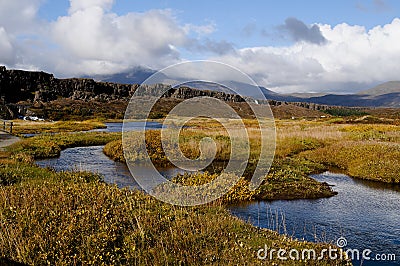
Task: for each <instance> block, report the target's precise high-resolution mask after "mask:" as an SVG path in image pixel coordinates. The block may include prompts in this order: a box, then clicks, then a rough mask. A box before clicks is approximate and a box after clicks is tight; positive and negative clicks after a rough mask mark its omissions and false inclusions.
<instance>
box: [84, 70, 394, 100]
mask: <svg viewBox="0 0 400 266" xmlns="http://www.w3.org/2000/svg"><path fill="white" fill-rule="evenodd" d="M156 72H157V71H155V70H151V69H148V68H143V67H137V68H134V69H132V70H131V71H127V72H125V73H118V74H113V75H103V76H91V77H90V78H93V79H95V80H98V81H105V82H115V83H123V84H141V83H142V82H144V81H145V80H146V79H147V78H149V77H150V76H151V75H153V74H154V73H156ZM165 79H166V80H168V77H165ZM222 83H223V84H225V85H226V86H221V85H218V84H215V83H205V82H191V83H186V84H185V86H188V87H192V88H196V89H202V90H217V91H223V92H226V93H232V92H234V93H237V94H240V95H242V96H248V97H253V98H256V99H260V98H263V97H262V96H264V97H265V98H267V99H269V100H276V101H286V102H307V103H317V104H325V105H337V106H348V107H400V81H389V82H386V83H383V84H380V85H378V86H376V87H373V88H370V89H366V90H363V91H360V92H358V93H355V94H322V93H315V94H314V93H296V94H280V93H276V92H273V91H271V90H269V89H267V88H264V87H260V89H261V93H262V94H263V95H261V94H260V90H259V89H258V88H257V87H255V86H254V85H251V84H245V83H240V82H235V81H225V82H222ZM228 87H229V88H228Z"/></svg>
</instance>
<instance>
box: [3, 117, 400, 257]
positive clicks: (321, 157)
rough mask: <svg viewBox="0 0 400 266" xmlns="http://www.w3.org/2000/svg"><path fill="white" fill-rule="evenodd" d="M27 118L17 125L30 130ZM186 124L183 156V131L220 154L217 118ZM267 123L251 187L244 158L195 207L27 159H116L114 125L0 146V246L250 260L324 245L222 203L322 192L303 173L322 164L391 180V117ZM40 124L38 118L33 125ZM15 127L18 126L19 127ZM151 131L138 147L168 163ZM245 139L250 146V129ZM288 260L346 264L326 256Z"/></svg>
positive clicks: (395, 145)
mask: <svg viewBox="0 0 400 266" xmlns="http://www.w3.org/2000/svg"><path fill="white" fill-rule="evenodd" d="M81 123H82V124H74V123H72V124H73V125H71V126H70V128H71V130H68V131H75V130H77V129H78V128H79V131H81V130H82V128H83V126H82V125H83V124H86V123H88V124H89V125H90V126H88V128H87V129H91V127H94V128H96V127H97V126H96V124H97V122H94V121H92V122H81ZM92 123H93V124H92ZM67 124H68V123H67ZM100 124H101V123H99V125H100ZM37 125H40V124H35V125H33V126H32V128H33V129H29V126H27V127H26V128H27V129H26V130H28V131H29V130H32V131H31V132H33V131H37V130H40V126H37ZM65 125H66V124H63V125H62V124H59V128H60V130H58V131H64V129H65ZM246 125H247V126H248V127H249V128H250V129H251V127H252V126H253V125H254V124H252V122H251V120H249V121H248V123H246ZM189 126H190V127H188V128H187V129H184V130H183V133H182V150H183V152H184V153H185V155H187V156H188V157H191V158H197V157H198V155H199V149H198V145H197V141H193V139H195V140H196V139H197V140H198V139H200V138H201V137H204V136H210V137H211V138H213V139H214V140H215V141H216V143H217V144H218V145H217V147H218V152H217V158H218V160H219V161H221V162H224V161H225V160H226V159H227V158H228V157H229V152H227V148H228V147H229V142H228V141H227V138H226V132H225V131H224V130H222V129H221V128H220V125H219V124H212V123H202V122H201V121H192V124H191V125H189ZM276 126H277V147H276V152H275V159H274V161H273V164H272V166H271V170H270V172H269V174H268V175H267V176H266V178H265V181H264V183H263V184H262V185H261V187H260V188H259V189H258V190H256V191H255V192H251V191H249V190H247V189H246V186H247V184H248V178H247V177H248V175H250V174H251V171H252V166H253V165H252V160H250V163H249V164H248V166H247V168H246V172H245V174H244V176H243V178H242V179H241V180H240V182H239V183H238V184H237V185H236V186H235V187H234V188H233V189H232V190H231V191H230V192H229V193H228V194H227V195H226V196H225V197H224V198H222V199H221V200H218V201H217V202H213V203H212V204H209V205H207V206H201V207H174V206H171V205H168V204H165V203H162V202H159V201H157V200H155V199H153V198H152V197H150V196H147V195H145V194H144V193H143V192H140V191H131V190H128V189H119V188H117V187H116V186H112V185H109V184H106V183H104V182H103V181H102V178H101V176H98V175H96V174H94V173H87V172H55V171H54V170H52V169H43V168H39V167H37V166H36V165H34V163H33V162H34V159H38V158H48V157H54V156H58V155H59V154H60V151H61V150H63V149H66V148H68V147H76V146H90V145H105V144H106V146H105V148H104V152H105V153H106V154H107V155H108V156H109V157H111V158H113V159H114V160H117V161H124V160H125V158H124V156H123V151H122V141H121V134H120V133H104V132H87V133H74V134H69V133H60V134H54V135H49V134H45V135H39V136H35V137H32V138H28V139H22V140H21V141H20V142H18V143H16V144H14V145H13V146H11V147H9V148H8V150H7V151H4V152H2V153H1V160H0V194H1V196H0V221H1V224H0V235H2V237H1V239H0V254H2V255H1V256H3V258H7V260H12V261H16V262H21V263H25V264H28V265H43V264H51V265H71V264H72V265H74V264H76V265H87V264H92V265H100V264H107V265H108V264H114V265H119V264H140V265H165V264H183V265H186V264H191V265H201V264H246V263H247V264H259V263H260V261H259V260H258V259H257V250H259V249H260V248H262V247H264V245H265V244H266V245H268V246H269V247H279V248H287V249H292V248H298V249H304V248H315V249H317V250H321V249H323V248H326V247H328V245H329V244H323V243H319V244H316V243H309V242H304V241H298V240H294V239H291V238H290V237H287V236H283V235H279V234H277V233H275V232H273V231H270V230H264V229H260V228H256V227H253V226H252V225H250V224H249V223H246V222H245V221H242V220H239V219H238V218H235V217H233V216H231V215H230V213H229V212H228V211H227V210H226V209H225V208H224V206H225V204H227V203H231V202H239V201H251V200H259V199H268V200H273V199H298V198H319V197H328V196H332V195H334V193H333V192H332V190H331V189H330V187H329V186H327V185H326V184H324V183H319V182H317V181H315V180H313V179H311V178H310V177H308V175H310V174H312V173H317V172H322V171H324V170H326V169H327V168H329V167H338V168H340V169H341V170H342V171H344V172H346V173H348V174H349V175H351V176H353V177H358V178H365V179H370V180H375V181H381V182H390V183H399V179H398V172H399V170H400V167H399V162H400V160H399V158H400V144H399V140H400V127H399V126H398V125H397V124H396V123H392V124H381V123H380V124H376V123H374V124H371V123H367V124H365V123H347V122H346V121H343V120H340V119H330V118H327V119H322V120H318V121H317V120H312V121H309V120H278V121H276ZM68 127H69V126H68ZM46 128H48V127H47V125H46V124H43V128H42V129H43V130H40V131H46ZM61 128H62V129H61ZM211 129H212V130H211ZM22 130H23V129H22V127H21V130H20V131H19V132H20V134H23V133H26V132H27V131H22ZM157 132H158V131H148V134H149V135H148V136H150V137H151V140H152V141H151V142H149V143H148V145H149V147H148V151H149V153H150V155H152V156H153V157H154V158H153V161H154V162H158V163H159V164H160V165H164V166H165V165H166V164H167V163H168V162H167V160H166V158H165V154H163V153H162V152H160V149H159V148H160V142H159V136H158V135H157V134H158V133H157ZM210 132H211V135H210V134H209V133H210ZM250 139H251V145H253V146H254V147H257V137H254V138H251V137H250ZM252 152H253V153H252V154H251V158H252V156H253V157H256V155H257V148H255V149H252ZM213 178H215V174H214V173H213V172H212V171H210V172H206V173H198V174H195V175H189V174H185V175H179V176H177V177H175V178H174V179H173V181H174V182H177V183H181V184H185V185H193V184H200V183H204V182H208V181H209V180H212V179H213ZM1 256H0V257H1ZM0 261H1V259H0ZM269 262H270V263H276V264H279V265H282V264H287V265H292V263H293V262H292V261H286V262H283V261H280V260H277V259H276V260H274V261H269ZM297 263H298V264H303V265H313V264H314V265H337V264H343V265H345V264H347V262H346V261H329V260H326V261H300V262H297Z"/></svg>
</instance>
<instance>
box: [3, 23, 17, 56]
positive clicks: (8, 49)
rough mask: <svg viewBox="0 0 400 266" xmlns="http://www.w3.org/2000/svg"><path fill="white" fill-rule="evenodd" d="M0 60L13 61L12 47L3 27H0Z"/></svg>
mask: <svg viewBox="0 0 400 266" xmlns="http://www.w3.org/2000/svg"><path fill="white" fill-rule="evenodd" d="M0 51H1V53H0V62H5V63H7V64H12V63H13V62H14V59H15V58H14V56H15V55H14V47H13V45H12V44H11V40H10V38H9V36H8V34H7V32H6V30H5V29H4V28H3V27H0Z"/></svg>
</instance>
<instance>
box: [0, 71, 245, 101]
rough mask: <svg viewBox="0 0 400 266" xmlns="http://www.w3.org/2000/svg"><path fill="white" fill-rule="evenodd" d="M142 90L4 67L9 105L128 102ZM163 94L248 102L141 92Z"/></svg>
mask: <svg viewBox="0 0 400 266" xmlns="http://www.w3.org/2000/svg"><path fill="white" fill-rule="evenodd" d="M138 87H139V85H138V84H117V83H111V82H97V81H95V80H93V79H82V78H71V79H57V78H55V77H54V76H53V75H52V74H48V73H45V72H31V71H22V70H7V69H6V68H5V67H0V94H1V96H4V99H5V101H6V102H9V103H16V102H19V101H28V102H32V103H34V102H49V101H53V100H56V99H58V98H69V99H72V100H83V101H92V100H95V101H100V102H107V101H112V100H127V101H128V100H129V99H130V98H131V97H132V95H133V94H134V93H135V91H136V90H137V88H138ZM160 91H166V93H165V94H164V95H163V97H171V98H177V99H188V98H193V97H199V96H209V97H214V98H218V99H221V100H223V101H227V102H243V101H244V99H243V98H242V97H241V96H239V95H234V94H226V93H224V92H218V91H203V90H195V89H192V88H188V87H180V88H177V89H171V87H170V86H167V85H163V84H155V85H143V86H142V88H141V90H140V92H141V93H142V95H146V96H156V95H158V94H159V92H160ZM139 95H140V94H139Z"/></svg>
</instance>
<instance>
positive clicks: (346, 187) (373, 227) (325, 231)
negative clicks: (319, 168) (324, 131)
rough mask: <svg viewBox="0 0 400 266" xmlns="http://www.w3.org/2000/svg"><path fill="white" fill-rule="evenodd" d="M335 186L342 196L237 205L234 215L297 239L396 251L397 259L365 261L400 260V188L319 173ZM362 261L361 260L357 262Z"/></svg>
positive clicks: (320, 179) (375, 252)
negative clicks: (341, 242)
mask: <svg viewBox="0 0 400 266" xmlns="http://www.w3.org/2000/svg"><path fill="white" fill-rule="evenodd" d="M313 178H315V179H317V180H318V181H321V182H327V183H329V184H332V185H334V187H333V188H334V190H335V191H337V192H339V194H338V195H337V196H334V197H331V198H327V199H318V200H294V201H282V200H280V201H273V202H254V203H248V204H241V205H233V206H230V207H229V210H230V211H231V212H232V214H233V215H235V216H238V217H240V218H242V219H244V220H246V221H250V222H251V223H252V224H254V225H255V226H259V227H264V228H269V229H273V230H276V231H278V232H280V233H284V234H288V235H290V236H293V237H295V238H297V239H305V240H308V241H317V242H321V241H323V242H331V243H336V240H337V239H338V238H339V237H344V238H346V240H347V246H346V247H344V250H346V249H347V248H352V249H359V250H360V253H361V252H362V251H363V250H365V249H370V250H372V252H373V253H372V254H371V255H370V257H374V256H375V255H376V254H378V253H379V254H385V255H387V254H395V255H396V261H390V262H388V261H386V262H382V261H380V262H378V261H363V262H362V265H399V264H400V188H399V186H393V185H386V184H381V183H376V182H366V181H361V180H355V179H352V178H350V177H348V176H346V175H342V174H333V173H329V172H326V173H324V174H320V175H314V176H313ZM353 264H354V265H360V264H361V261H357V260H355V261H353Z"/></svg>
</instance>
